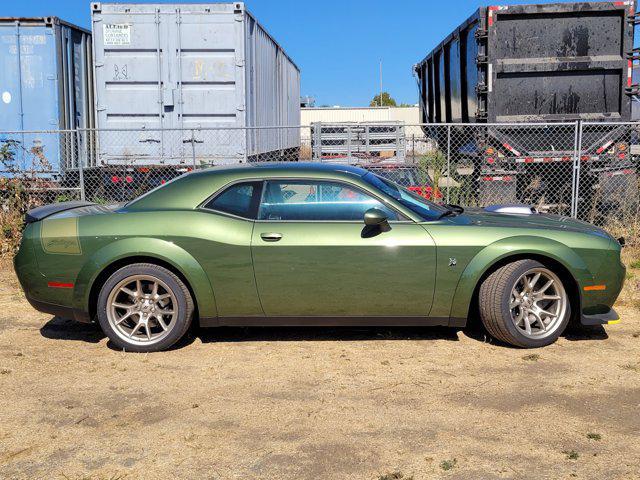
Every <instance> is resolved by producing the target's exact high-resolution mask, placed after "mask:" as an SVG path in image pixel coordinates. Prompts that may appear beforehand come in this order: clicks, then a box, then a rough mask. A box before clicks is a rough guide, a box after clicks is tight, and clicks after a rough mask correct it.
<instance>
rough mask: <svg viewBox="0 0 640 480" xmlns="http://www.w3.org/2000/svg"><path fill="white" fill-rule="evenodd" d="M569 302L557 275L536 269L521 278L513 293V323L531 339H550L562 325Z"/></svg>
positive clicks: (510, 304)
mask: <svg viewBox="0 0 640 480" xmlns="http://www.w3.org/2000/svg"><path fill="white" fill-rule="evenodd" d="M567 301H568V300H567V294H566V292H565V289H564V286H563V285H562V282H561V281H560V278H558V276H557V275H556V274H555V273H553V272H552V271H551V270H548V269H546V268H532V269H531V270H528V271H527V272H525V273H524V274H522V275H521V276H520V278H519V279H518V280H517V281H516V283H515V285H514V286H513V289H512V290H511V298H510V303H509V311H510V313H511V320H512V321H513V324H514V325H515V326H516V328H517V329H518V331H519V332H520V333H521V334H522V335H524V336H526V337H528V338H533V339H540V338H545V337H548V336H550V335H552V334H553V333H554V332H555V331H556V330H557V329H558V327H559V326H560V325H562V322H563V320H564V317H565V315H566V314H567Z"/></svg>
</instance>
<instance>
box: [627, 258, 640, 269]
mask: <svg viewBox="0 0 640 480" xmlns="http://www.w3.org/2000/svg"><path fill="white" fill-rule="evenodd" d="M629 266H630V267H631V268H640V259H639V260H634V261H633V262H631V263H629Z"/></svg>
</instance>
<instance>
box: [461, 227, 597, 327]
mask: <svg viewBox="0 0 640 480" xmlns="http://www.w3.org/2000/svg"><path fill="white" fill-rule="evenodd" d="M526 254H530V255H540V256H543V257H548V258H551V259H553V260H555V261H557V262H558V263H560V264H562V265H563V266H564V267H565V268H567V270H569V271H570V272H571V274H572V275H573V277H574V278H575V280H576V281H577V282H578V285H587V284H589V283H590V282H591V281H592V280H593V275H592V273H591V272H590V271H589V269H588V268H587V265H586V264H585V262H584V261H583V260H582V259H581V258H580V256H579V255H578V254H576V252H574V251H573V250H572V249H571V248H569V247H567V246H566V245H564V244H563V243H560V242H558V241H556V240H551V239H548V238H542V237H533V236H526V235H522V236H517V237H510V238H504V239H501V240H498V241H496V242H494V243H492V244H490V245H487V246H486V247H485V248H483V249H482V250H480V251H479V252H478V253H477V254H476V256H475V257H473V259H472V260H471V261H470V262H469V263H468V264H467V267H466V268H465V269H464V271H463V272H462V275H461V276H460V279H459V281H458V285H457V286H456V290H455V293H454V296H453V301H452V304H451V313H450V318H457V319H462V318H467V315H468V313H469V305H470V303H471V300H472V296H473V292H474V290H475V288H476V286H477V285H478V282H479V281H480V279H481V278H482V276H483V275H484V274H485V273H486V272H487V270H488V269H489V268H491V266H492V265H494V264H495V263H497V262H499V261H500V260H503V259H505V258H508V257H511V256H521V255H526Z"/></svg>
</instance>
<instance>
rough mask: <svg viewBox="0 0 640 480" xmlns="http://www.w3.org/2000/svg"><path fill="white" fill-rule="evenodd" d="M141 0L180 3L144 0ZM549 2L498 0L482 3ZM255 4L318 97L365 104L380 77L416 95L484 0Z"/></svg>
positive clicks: (57, 10) (16, 10)
mask: <svg viewBox="0 0 640 480" xmlns="http://www.w3.org/2000/svg"><path fill="white" fill-rule="evenodd" d="M136 3H177V2H145V1H144V0H137V2H136ZM517 3H549V2H545V1H544V0H543V1H541V0H537V1H536V0H529V1H526V0H523V1H520V0H511V1H507V2H500V1H492V2H490V3H486V4H484V5H488V4H491V5H500V4H517ZM245 4H246V5H247V7H248V9H249V11H250V12H252V13H253V15H254V16H255V17H256V18H257V19H258V21H259V22H260V23H261V24H262V25H263V26H264V27H265V28H266V29H267V31H268V32H269V33H270V34H271V35H272V36H273V37H274V38H275V39H276V41H277V42H278V43H279V44H280V45H281V46H282V47H283V48H284V49H285V50H286V52H287V53H288V54H289V56H290V57H291V58H293V60H294V61H295V62H296V64H297V65H298V67H299V68H300V70H301V82H302V85H301V94H302V95H305V96H306V95H309V96H312V97H314V98H315V99H316V105H330V106H333V105H341V106H365V105H368V104H369V102H370V101H371V99H372V98H373V96H374V95H376V94H377V93H378V91H379V89H380V75H379V70H380V61H381V60H382V84H383V89H384V90H385V91H388V92H389V93H390V94H391V96H392V97H393V98H394V99H395V100H396V101H397V102H398V103H409V104H415V103H417V102H418V98H417V97H418V94H417V88H416V81H415V79H414V78H413V76H412V65H413V64H415V63H417V62H419V61H420V60H421V59H422V58H424V57H425V55H426V54H427V53H428V52H429V51H430V50H431V49H432V48H433V47H435V46H436V45H437V44H438V43H440V41H441V40H442V39H443V38H444V37H445V36H447V35H448V34H449V33H451V31H452V30H453V29H454V28H455V27H456V26H457V25H458V24H460V23H462V22H463V21H464V20H465V19H466V18H467V17H469V16H470V15H471V14H472V13H473V12H474V11H475V10H476V9H477V8H478V7H479V6H480V5H481V3H479V2H478V0H444V1H433V0H401V1H398V0H368V1H367V0H313V1H312V0H247V1H246V2H245ZM0 5H1V6H0V15H1V16H11V17H20V16H22V17H28V16H58V17H60V18H62V19H64V20H66V21H68V22H71V23H75V24H77V25H79V26H81V27H85V28H90V27H91V18H90V9H89V5H90V2H88V1H86V0H48V1H47V0H17V1H14V0H2V1H1V2H0Z"/></svg>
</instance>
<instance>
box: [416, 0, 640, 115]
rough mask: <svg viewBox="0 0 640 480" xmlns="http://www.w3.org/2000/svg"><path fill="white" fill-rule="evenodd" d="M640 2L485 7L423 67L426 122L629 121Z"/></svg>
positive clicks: (422, 97)
mask: <svg viewBox="0 0 640 480" xmlns="http://www.w3.org/2000/svg"><path fill="white" fill-rule="evenodd" d="M634 19H635V0H634V1H631V0H627V1H621V2H579V3H555V4H541V5H504V6H499V7H498V6H494V7H482V8H480V9H478V10H477V11H476V12H475V13H474V14H473V15H472V16H471V17H470V18H468V19H467V20H466V21H465V22H463V23H462V24H461V25H460V26H459V27H458V28H456V29H455V30H454V31H453V32H452V33H451V34H450V35H448V36H447V37H446V38H445V39H444V40H443V41H442V42H441V43H440V44H439V45H438V46H437V47H436V48H434V49H433V50H432V51H431V52H430V53H429V54H428V55H427V56H426V57H425V58H424V59H423V60H422V61H421V62H420V63H418V64H417V65H416V66H415V67H414V70H415V73H416V75H417V78H418V82H419V90H420V92H421V93H420V107H421V113H422V120H423V121H424V122H425V123H444V122H465V123H467V122H489V123H491V122H535V121H551V122H553V121H567V120H579V119H581V120H629V119H630V115H631V107H630V93H631V90H630V89H629V88H628V87H631V85H632V83H631V82H632V78H631V59H632V58H633V33H634V21H635V20H634Z"/></svg>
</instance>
